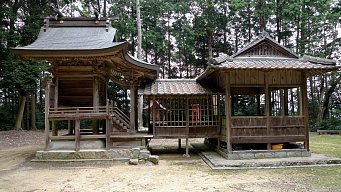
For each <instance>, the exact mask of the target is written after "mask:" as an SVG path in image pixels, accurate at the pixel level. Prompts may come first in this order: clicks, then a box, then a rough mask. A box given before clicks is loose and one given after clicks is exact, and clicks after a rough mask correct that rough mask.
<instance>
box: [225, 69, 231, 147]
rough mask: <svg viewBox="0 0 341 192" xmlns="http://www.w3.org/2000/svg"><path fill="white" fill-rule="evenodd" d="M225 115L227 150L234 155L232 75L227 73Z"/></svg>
mask: <svg viewBox="0 0 341 192" xmlns="http://www.w3.org/2000/svg"><path fill="white" fill-rule="evenodd" d="M225 78H226V81H225V113H226V148H227V153H232V145H231V111H232V107H231V83H230V73H229V72H227V73H225Z"/></svg>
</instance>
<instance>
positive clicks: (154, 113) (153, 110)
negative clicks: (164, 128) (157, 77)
mask: <svg viewBox="0 0 341 192" xmlns="http://www.w3.org/2000/svg"><path fill="white" fill-rule="evenodd" d="M152 113H153V135H155V134H156V132H155V121H156V107H155V96H153V105H152Z"/></svg>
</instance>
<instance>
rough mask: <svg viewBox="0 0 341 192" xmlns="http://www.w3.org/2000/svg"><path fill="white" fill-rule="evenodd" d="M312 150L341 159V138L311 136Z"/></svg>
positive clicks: (337, 136) (338, 136)
mask: <svg viewBox="0 0 341 192" xmlns="http://www.w3.org/2000/svg"><path fill="white" fill-rule="evenodd" d="M310 150H311V151H312V152H313V153H322V154H325V155H328V156H333V157H338V158H341V136H340V135H317V134H310Z"/></svg>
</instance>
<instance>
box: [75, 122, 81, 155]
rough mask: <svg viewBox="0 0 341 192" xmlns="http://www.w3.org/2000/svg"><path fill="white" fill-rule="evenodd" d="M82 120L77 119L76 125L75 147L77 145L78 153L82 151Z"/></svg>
mask: <svg viewBox="0 0 341 192" xmlns="http://www.w3.org/2000/svg"><path fill="white" fill-rule="evenodd" d="M80 121H81V120H80V119H76V125H75V145H76V147H75V148H76V151H79V150H80V124H81V123H80Z"/></svg>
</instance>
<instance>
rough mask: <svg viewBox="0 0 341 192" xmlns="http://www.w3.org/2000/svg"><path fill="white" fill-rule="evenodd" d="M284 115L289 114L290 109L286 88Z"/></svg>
mask: <svg viewBox="0 0 341 192" xmlns="http://www.w3.org/2000/svg"><path fill="white" fill-rule="evenodd" d="M284 115H285V116H288V115H289V109H288V89H284Z"/></svg>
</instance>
